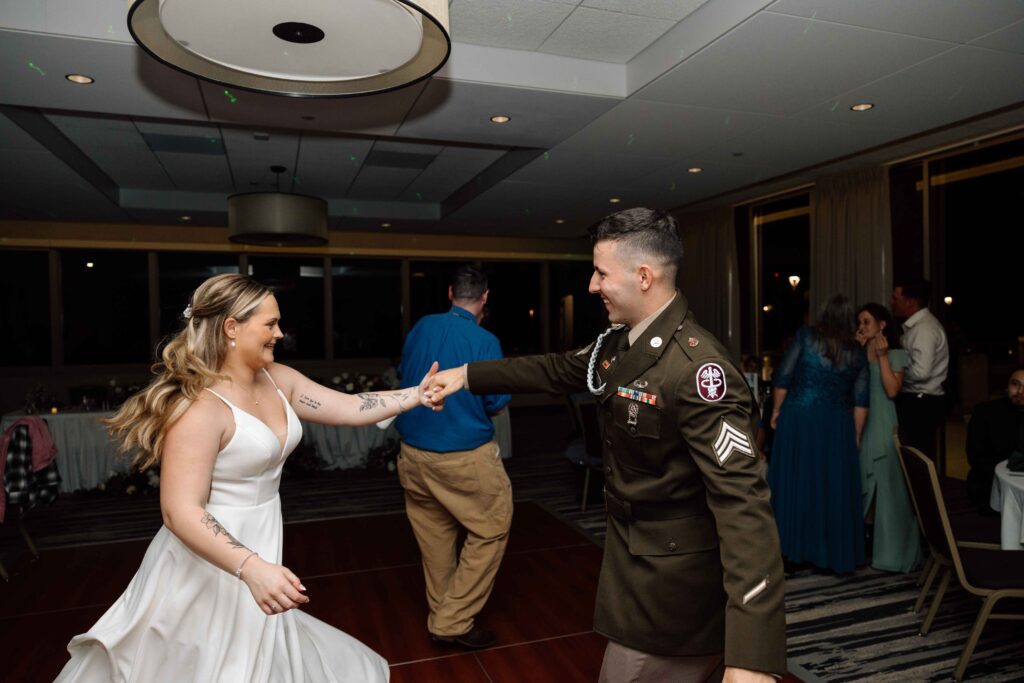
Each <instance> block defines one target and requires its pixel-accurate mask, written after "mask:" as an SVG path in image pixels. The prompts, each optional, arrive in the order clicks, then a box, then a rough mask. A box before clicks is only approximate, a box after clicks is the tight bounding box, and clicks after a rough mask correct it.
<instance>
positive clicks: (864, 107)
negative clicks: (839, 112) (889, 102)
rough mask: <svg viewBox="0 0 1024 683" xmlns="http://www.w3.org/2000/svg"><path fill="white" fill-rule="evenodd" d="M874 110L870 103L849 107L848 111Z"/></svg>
mask: <svg viewBox="0 0 1024 683" xmlns="http://www.w3.org/2000/svg"><path fill="white" fill-rule="evenodd" d="M874 108H875V105H873V104H871V103H870V102H861V103H860V104H855V105H853V106H852V107H850V111H867V110H869V109H874Z"/></svg>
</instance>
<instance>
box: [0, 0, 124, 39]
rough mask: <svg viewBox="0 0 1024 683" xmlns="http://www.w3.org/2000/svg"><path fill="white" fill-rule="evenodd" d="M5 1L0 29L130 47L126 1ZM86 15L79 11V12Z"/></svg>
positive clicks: (1, 12)
mask: <svg viewBox="0 0 1024 683" xmlns="http://www.w3.org/2000/svg"><path fill="white" fill-rule="evenodd" d="M86 3H87V0H4V2H0V26H3V27H4V28H12V29H17V30H19V31H31V32H33V33H52V34H56V35H65V36H82V37H88V38H95V39H97V40H105V41H117V42H122V43H131V42H132V36H131V34H130V33H129V32H128V22H127V21H126V17H127V14H128V5H130V4H131V3H130V2H128V1H127V0H93V1H92V2H88V6H87V7H86ZM83 9H84V10H85V11H82V10H83Z"/></svg>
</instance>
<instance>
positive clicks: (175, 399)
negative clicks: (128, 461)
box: [105, 273, 271, 470]
mask: <svg viewBox="0 0 1024 683" xmlns="http://www.w3.org/2000/svg"><path fill="white" fill-rule="evenodd" d="M270 293H271V291H270V289H269V288H267V287H265V286H264V285H261V284H260V283H258V282H256V281H255V280H253V279H252V278H251V277H249V276H247V275H239V274H237V273H231V274H226V275H216V276H214V277H211V278H209V279H208V280H206V281H205V282H203V284H201V285H199V288H198V289H196V291H195V292H194V293H193V294H192V301H191V303H190V304H189V305H188V307H187V308H186V309H185V313H184V314H183V315H184V317H185V325H184V327H183V328H182V329H181V330H180V331H179V332H178V333H177V334H175V335H174V336H173V337H172V338H171V340H170V341H169V342H167V344H166V345H165V346H164V347H163V351H162V352H161V353H160V360H159V361H158V362H156V363H155V364H154V365H153V373H154V374H155V375H156V377H155V378H153V381H151V382H150V383H149V386H147V387H146V388H145V389H143V390H142V391H140V392H139V393H137V394H135V395H134V396H132V397H131V398H129V399H128V400H127V401H125V402H124V405H122V406H121V409H120V410H118V411H117V413H116V414H115V415H114V416H113V417H111V418H110V419H108V420H106V421H105V424H106V426H107V431H108V432H109V433H110V436H111V437H112V438H113V439H114V440H115V441H120V444H121V445H120V451H121V452H122V453H124V452H128V451H135V452H136V454H135V456H134V458H133V460H132V464H133V465H135V466H136V467H138V468H139V469H140V470H145V469H146V468H148V467H151V466H152V465H155V464H156V463H158V462H160V457H161V455H162V452H163V445H164V436H165V435H166V434H167V430H168V428H169V427H170V426H171V425H172V424H174V423H175V421H177V419H178V418H180V417H181V416H182V415H183V414H184V413H185V411H186V410H188V407H189V406H190V405H191V404H192V402H193V401H195V400H196V398H197V397H198V396H199V392H201V391H202V390H203V389H204V388H205V387H208V386H210V385H211V384H213V383H214V382H216V381H217V380H220V379H225V376H224V375H222V374H220V367H221V364H222V363H223V362H224V357H225V355H226V353H227V348H228V339H227V335H225V334H224V321H226V320H227V319H228V318H234V319H235V320H237V321H238V322H245V321H246V320H247V319H248V318H249V317H250V316H252V314H253V313H255V312H256V309H257V308H259V305H260V304H261V303H262V302H263V300H264V299H265V298H267V296H268V295H269V294H270Z"/></svg>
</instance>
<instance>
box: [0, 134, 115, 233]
mask: <svg viewBox="0 0 1024 683" xmlns="http://www.w3.org/2000/svg"><path fill="white" fill-rule="evenodd" d="M0 118H3V117H0ZM4 120H5V121H6V118H4ZM0 134H2V135H4V137H6V136H7V131H6V126H4V127H3V128H0ZM4 157H5V163H4V164H3V167H2V171H0V206H3V207H4V208H5V209H6V212H5V215H7V216H10V217H22V218H31V219H51V220H81V221H95V222H119V221H124V220H125V219H126V215H125V214H124V212H123V211H122V210H121V209H120V208H119V207H117V206H116V205H115V204H114V203H113V202H111V201H110V200H109V199H107V197H106V196H104V195H103V194H102V193H100V192H99V191H98V190H97V189H96V188H94V187H93V186H92V185H90V184H89V183H88V182H86V181H85V180H83V179H82V178H81V177H80V176H79V175H78V174H76V173H75V172H73V171H72V170H71V169H70V168H68V166H66V165H65V164H64V163H63V162H62V161H61V160H60V159H58V158H57V157H55V156H54V155H53V154H51V153H50V152H49V151H48V150H44V149H42V148H41V147H40V149H39V150H38V151H33V150H27V149H16V150H15V149H11V150H5V151H4Z"/></svg>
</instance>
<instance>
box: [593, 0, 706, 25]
mask: <svg viewBox="0 0 1024 683" xmlns="http://www.w3.org/2000/svg"><path fill="white" fill-rule="evenodd" d="M706 2H708V0H583V3H582V5H583V6H584V7H593V8H596V9H604V10H610V11H612V12H622V13H624V14H637V15H639V16H642V17H653V18H655V19H671V20H672V21H679V20H680V19H684V18H686V17H687V16H689V15H690V14H691V13H693V12H694V11H695V10H696V9H697V8H698V7H700V6H701V5H703V4H704V3H706Z"/></svg>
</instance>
